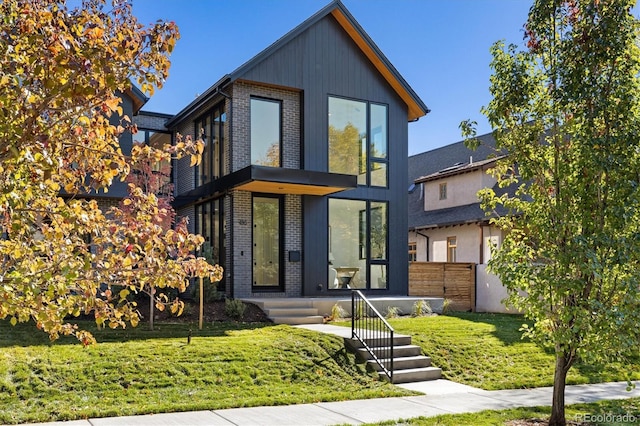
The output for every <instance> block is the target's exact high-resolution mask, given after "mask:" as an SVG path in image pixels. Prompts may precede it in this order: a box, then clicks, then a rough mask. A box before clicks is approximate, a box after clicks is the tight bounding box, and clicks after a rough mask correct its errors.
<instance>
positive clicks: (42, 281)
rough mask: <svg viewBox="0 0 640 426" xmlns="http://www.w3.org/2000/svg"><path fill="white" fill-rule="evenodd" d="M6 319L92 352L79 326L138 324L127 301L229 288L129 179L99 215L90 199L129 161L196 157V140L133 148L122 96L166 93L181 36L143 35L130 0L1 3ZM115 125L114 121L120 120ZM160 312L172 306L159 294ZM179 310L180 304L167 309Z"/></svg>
mask: <svg viewBox="0 0 640 426" xmlns="http://www.w3.org/2000/svg"><path fill="white" fill-rule="evenodd" d="M0 16H1V17H2V20H1V21H0V52H1V55H0V57H1V59H0V61H1V63H2V66H1V67H0V232H1V233H2V238H1V239H0V319H5V318H9V319H10V322H11V323H12V324H16V323H17V322H26V321H33V322H34V324H35V325H36V326H37V327H38V328H39V329H42V330H43V331H45V332H46V333H48V334H49V335H50V337H51V338H52V339H55V338H57V337H58V336H59V335H75V336H76V337H77V338H78V339H79V340H80V341H81V342H82V343H83V344H89V343H92V342H93V341H94V340H93V337H92V336H91V334H90V333H88V332H86V331H84V330H81V329H79V328H78V326H77V325H75V324H73V318H74V317H78V316H79V315H81V314H85V315H88V314H91V315H92V316H93V317H94V318H95V321H96V323H97V324H98V325H100V326H109V327H112V328H116V327H125V326H126V325H127V324H131V325H133V326H135V325H136V324H137V323H138V321H139V314H138V312H137V308H136V305H135V302H132V301H130V299H131V298H130V297H129V295H130V294H132V293H136V292H141V291H144V290H145V289H148V288H159V289H162V288H176V289H179V290H184V289H185V287H186V285H188V280H189V278H191V277H196V276H207V277H210V278H211V279H212V280H219V279H220V278H221V269H220V268H219V267H217V266H213V265H210V264H208V263H207V262H206V261H205V260H204V259H202V258H196V257H194V256H193V254H192V253H194V252H195V250H197V249H198V247H199V246H200V245H201V244H202V242H203V239H202V237H200V236H197V235H192V234H190V233H189V232H188V231H187V227H186V224H185V223H184V222H178V223H176V224H174V226H172V227H169V226H166V224H167V222H166V220H165V219H166V218H167V217H171V218H172V217H173V216H172V213H171V212H169V211H168V210H167V209H168V208H169V209H170V207H168V206H167V205H166V204H165V205H163V204H162V202H159V201H158V200H159V197H158V196H157V195H156V194H155V193H154V191H150V190H149V188H144V187H143V185H140V182H136V181H135V180H132V179H129V180H128V182H129V183H128V186H129V196H128V197H127V198H125V199H124V200H123V201H122V203H121V206H120V207H117V208H111V209H108V210H107V209H101V208H100V206H99V205H98V202H97V201H96V200H95V199H92V198H91V197H87V195H88V194H96V193H100V192H107V191H108V189H109V186H110V185H111V184H112V183H113V182H115V181H125V180H127V177H128V176H129V175H130V173H131V170H132V165H133V166H134V167H135V165H136V164H142V163H144V162H145V161H147V162H149V161H153V162H168V161H170V160H171V159H172V158H181V157H184V156H191V158H192V160H191V162H192V164H196V163H197V162H198V161H199V158H200V154H201V153H202V148H203V147H202V144H201V142H198V141H193V140H191V139H189V138H184V139H183V138H181V137H179V136H178V137H177V141H176V143H175V144H174V145H173V146H164V147H153V146H143V145H138V146H135V147H134V148H133V149H132V151H131V153H123V152H122V150H121V148H120V145H119V137H120V136H121V135H122V134H123V133H124V132H130V131H135V126H133V125H132V124H131V118H130V117H127V116H124V115H123V111H122V107H121V99H120V94H122V93H126V92H127V91H128V90H129V89H130V87H131V82H133V83H135V84H136V85H138V86H139V87H140V88H141V89H142V90H143V91H144V92H145V93H147V94H152V93H153V90H154V88H160V87H162V84H163V82H164V81H165V79H166V78H167V76H168V70H169V65H170V62H169V59H168V56H169V54H170V53H171V51H172V50H173V47H174V45H175V42H176V40H177V39H178V38H179V33H178V29H177V27H176V26H175V24H173V23H170V22H161V21H159V22H157V23H155V24H153V25H151V26H148V27H145V26H142V25H140V24H139V23H138V22H137V20H136V18H135V17H134V16H133V14H132V11H131V6H130V5H129V4H127V3H125V2H120V1H114V2H113V3H106V2H105V0H85V1H83V2H82V5H81V6H80V7H77V8H69V7H68V6H67V5H66V4H65V1H63V0H59V1H51V0H49V1H46V0H5V1H3V2H1V3H0ZM117 122H119V124H113V123H117ZM156 297H157V302H158V307H163V306H164V303H163V302H165V301H166V300H164V299H162V296H160V295H156ZM171 309H172V310H173V311H175V312H178V311H180V310H181V304H180V302H178V301H175V302H173V303H172V304H171Z"/></svg>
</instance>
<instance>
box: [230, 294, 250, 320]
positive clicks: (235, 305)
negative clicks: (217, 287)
mask: <svg viewBox="0 0 640 426" xmlns="http://www.w3.org/2000/svg"><path fill="white" fill-rule="evenodd" d="M246 309H247V305H245V304H244V302H243V301H242V300H240V299H226V300H225V301H224V313H225V314H227V316H229V317H231V318H233V319H235V320H236V321H240V320H242V318H243V317H244V311H245V310H246Z"/></svg>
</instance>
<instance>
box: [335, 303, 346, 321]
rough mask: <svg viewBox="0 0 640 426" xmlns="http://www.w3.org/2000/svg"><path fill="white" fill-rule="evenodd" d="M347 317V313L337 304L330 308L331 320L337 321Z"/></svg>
mask: <svg viewBox="0 0 640 426" xmlns="http://www.w3.org/2000/svg"><path fill="white" fill-rule="evenodd" d="M346 316H347V311H345V310H344V309H343V308H342V306H340V305H338V304H337V303H336V304H335V305H333V307H331V320H339V319H342V318H345V317H346Z"/></svg>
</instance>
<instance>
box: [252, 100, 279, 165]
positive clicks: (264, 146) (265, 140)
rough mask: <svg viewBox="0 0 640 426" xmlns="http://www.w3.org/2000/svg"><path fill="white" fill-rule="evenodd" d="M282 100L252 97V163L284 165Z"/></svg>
mask: <svg viewBox="0 0 640 426" xmlns="http://www.w3.org/2000/svg"><path fill="white" fill-rule="evenodd" d="M281 153H282V101H279V100H275V99H267V98H258V97H251V164H256V165H259V166H269V167H281V166H282V155H281Z"/></svg>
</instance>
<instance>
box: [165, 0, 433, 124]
mask: <svg viewBox="0 0 640 426" xmlns="http://www.w3.org/2000/svg"><path fill="white" fill-rule="evenodd" d="M328 15H332V16H333V17H334V18H335V20H336V21H337V22H338V24H339V25H340V26H341V27H342V28H343V29H344V30H345V32H346V33H347V34H348V35H349V37H350V38H351V39H352V40H353V41H354V43H355V44H356V45H357V46H358V48H359V49H360V50H361V51H362V53H363V54H364V55H365V56H366V57H367V58H368V59H369V61H371V63H372V65H373V66H374V67H375V68H376V69H377V70H378V72H379V73H380V74H381V75H382V76H383V77H384V79H385V80H386V81H387V83H389V85H390V86H391V87H392V88H393V90H394V91H395V92H396V93H397V94H398V96H400V98H401V99H402V100H403V101H404V102H405V103H406V104H407V110H408V114H407V119H408V121H416V120H418V119H419V118H420V117H423V116H425V115H427V114H428V113H429V112H430V110H429V108H428V107H427V106H426V105H425V104H424V102H423V101H422V100H421V99H420V97H419V96H418V95H417V94H416V92H415V91H414V90H413V89H412V88H411V86H409V84H408V83H407V82H406V80H405V79H404V78H403V77H402V76H401V75H400V73H399V72H398V70H396V68H395V67H394V66H393V65H392V64H391V62H389V60H388V59H387V57H386V56H384V54H383V53H382V51H381V50H380V49H379V48H378V46H377V45H376V44H375V43H374V42H373V40H372V39H371V37H369V35H368V34H367V33H366V32H365V31H364V29H363V28H362V27H361V26H360V24H358V22H357V21H356V19H355V18H354V17H353V15H351V13H350V12H349V11H348V10H347V8H346V7H345V6H344V5H343V4H342V2H341V1H340V0H334V1H332V2H331V3H329V4H328V5H327V6H325V7H324V8H323V9H321V10H319V11H318V12H316V13H315V14H314V15H312V16H311V17H309V18H307V19H306V20H305V21H303V22H302V23H301V24H300V25H298V26H297V27H295V28H294V29H293V30H291V31H289V32H288V33H287V34H285V35H284V36H282V37H281V38H279V39H278V40H276V41H275V42H274V43H272V44H271V45H270V46H269V47H267V48H266V49H264V50H262V51H261V52H260V53H258V54H257V55H256V56H254V57H253V58H251V59H249V60H248V61H247V62H245V63H244V64H242V65H241V66H239V67H238V68H236V69H235V70H234V71H233V72H232V73H231V74H227V75H225V76H224V77H223V78H221V79H220V80H218V82H217V83H215V84H214V85H213V86H211V87H210V88H209V89H207V90H206V91H205V92H204V93H203V94H201V95H200V96H198V97H197V98H196V99H195V100H194V101H193V102H191V103H190V104H189V105H187V106H186V107H185V108H184V109H182V111H180V112H178V113H177V114H176V115H175V116H174V117H173V118H172V119H171V120H169V121H168V122H167V127H168V128H171V127H172V126H174V125H175V124H176V123H178V122H179V121H180V120H182V119H184V118H185V117H187V116H188V115H189V114H191V113H192V112H194V111H195V110H197V109H198V108H199V107H201V106H202V105H203V104H204V103H205V102H208V101H209V100H210V99H211V97H212V96H214V95H215V94H216V93H219V92H220V91H221V90H222V89H223V88H224V87H225V86H226V85H227V84H229V83H232V82H235V81H236V80H239V79H241V78H242V76H244V75H245V74H246V73H247V72H249V71H250V70H252V69H253V68H254V67H256V66H257V65H258V64H260V63H261V62H262V61H263V60H264V59H266V58H267V57H269V56H271V55H272V54H273V53H274V52H276V51H277V50H278V49H280V48H281V47H282V46H284V45H285V44H287V43H288V42H289V41H291V40H293V39H294V38H296V37H297V36H299V35H300V34H301V33H303V32H304V31H306V30H307V29H309V28H310V27H311V26H312V25H314V24H316V23H317V22H319V21H320V20H321V19H323V18H325V17H326V16H328Z"/></svg>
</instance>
